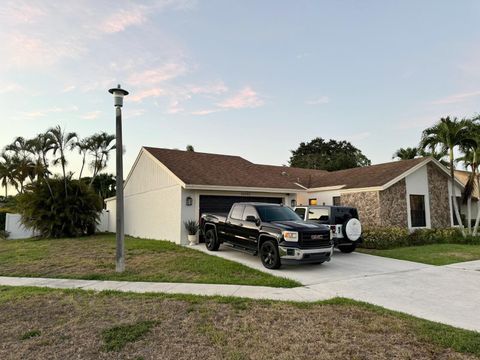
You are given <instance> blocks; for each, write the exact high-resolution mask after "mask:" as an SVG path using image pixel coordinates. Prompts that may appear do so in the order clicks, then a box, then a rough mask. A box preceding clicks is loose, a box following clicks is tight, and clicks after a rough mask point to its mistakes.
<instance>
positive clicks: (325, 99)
mask: <svg viewBox="0 0 480 360" xmlns="http://www.w3.org/2000/svg"><path fill="white" fill-rule="evenodd" d="M329 102H330V98H329V97H328V96H320V97H319V98H316V99H312V100H307V101H305V104H307V105H319V104H328V103H329Z"/></svg>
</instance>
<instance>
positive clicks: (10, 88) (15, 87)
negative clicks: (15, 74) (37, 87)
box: [0, 83, 24, 95]
mask: <svg viewBox="0 0 480 360" xmlns="http://www.w3.org/2000/svg"><path fill="white" fill-rule="evenodd" d="M23 90H24V88H23V87H22V86H20V85H19V84H14V83H12V84H7V85H4V86H2V87H1V88H0V94H2V95H3V94H9V93H16V92H20V91H23Z"/></svg>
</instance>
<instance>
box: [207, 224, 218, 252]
mask: <svg viewBox="0 0 480 360" xmlns="http://www.w3.org/2000/svg"><path fill="white" fill-rule="evenodd" d="M205 246H206V247H207V249H208V250H210V251H217V250H218V248H219V247H220V243H219V241H218V239H217V234H215V230H213V229H210V230H208V231H207V232H206V233H205Z"/></svg>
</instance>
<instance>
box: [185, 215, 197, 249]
mask: <svg viewBox="0 0 480 360" xmlns="http://www.w3.org/2000/svg"><path fill="white" fill-rule="evenodd" d="M183 224H184V225H185V229H186V230H187V234H188V242H189V243H190V245H195V244H196V243H197V232H198V228H199V226H198V223H197V222H196V221H195V220H188V221H185V222H184V223H183Z"/></svg>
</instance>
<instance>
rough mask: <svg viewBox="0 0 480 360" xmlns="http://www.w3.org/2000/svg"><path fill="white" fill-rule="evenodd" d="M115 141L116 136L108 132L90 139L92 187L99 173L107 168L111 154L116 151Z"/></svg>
mask: <svg viewBox="0 0 480 360" xmlns="http://www.w3.org/2000/svg"><path fill="white" fill-rule="evenodd" d="M114 140H115V135H110V134H107V133H106V132H102V133H100V134H94V135H92V136H91V137H90V153H91V154H92V155H93V160H92V162H91V163H90V167H91V169H92V173H93V174H92V178H91V180H90V186H91V185H92V184H93V182H94V181H95V178H96V177H97V175H98V173H99V172H100V171H102V170H103V169H105V168H106V167H107V162H108V160H109V158H110V152H111V151H112V150H114V149H115V144H112V142H113V141H114Z"/></svg>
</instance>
